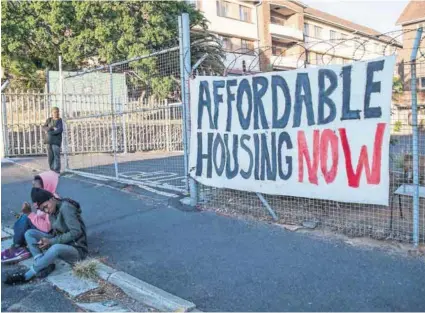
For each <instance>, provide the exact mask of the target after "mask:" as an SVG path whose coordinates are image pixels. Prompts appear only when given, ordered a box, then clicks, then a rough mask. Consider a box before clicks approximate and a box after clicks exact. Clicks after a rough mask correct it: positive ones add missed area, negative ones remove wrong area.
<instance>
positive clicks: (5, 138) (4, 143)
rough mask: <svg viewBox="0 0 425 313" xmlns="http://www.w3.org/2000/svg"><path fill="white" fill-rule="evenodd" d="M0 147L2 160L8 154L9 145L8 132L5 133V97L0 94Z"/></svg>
mask: <svg viewBox="0 0 425 313" xmlns="http://www.w3.org/2000/svg"><path fill="white" fill-rule="evenodd" d="M1 112H2V114H1V125H2V127H1V138H0V140H1V146H0V154H1V155H0V157H1V158H4V157H5V156H8V154H9V144H8V141H9V140H8V139H9V135H8V131H7V111H6V95H5V94H4V93H2V94H1Z"/></svg>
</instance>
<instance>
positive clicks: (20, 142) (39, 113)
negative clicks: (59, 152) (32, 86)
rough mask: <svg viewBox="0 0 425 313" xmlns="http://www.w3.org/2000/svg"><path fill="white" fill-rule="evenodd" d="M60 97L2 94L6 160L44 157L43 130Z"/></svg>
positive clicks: (21, 93)
mask: <svg viewBox="0 0 425 313" xmlns="http://www.w3.org/2000/svg"><path fill="white" fill-rule="evenodd" d="M58 101H59V95H56V94H48V93H41V92H39V91H33V90H30V91H27V90H26V91H22V90H9V91H8V92H6V93H3V94H2V122H3V136H4V147H5V151H4V152H5V155H6V156H11V157H13V156H28V155H40V154H44V153H46V152H45V147H44V144H43V139H44V135H43V131H42V126H43V124H44V122H45V121H46V117H47V116H49V114H50V108H51V107H52V106H54V105H57V103H58Z"/></svg>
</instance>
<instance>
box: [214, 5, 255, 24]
mask: <svg viewBox="0 0 425 313" xmlns="http://www.w3.org/2000/svg"><path fill="white" fill-rule="evenodd" d="M215 3H216V8H217V15H218V16H221V17H228V18H233V19H235V20H240V21H244V22H251V19H252V9H251V8H250V7H246V6H243V5H239V4H236V3H234V2H228V1H224V0H216V2H215Z"/></svg>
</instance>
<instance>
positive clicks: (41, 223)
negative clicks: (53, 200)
mask: <svg viewBox="0 0 425 313" xmlns="http://www.w3.org/2000/svg"><path fill="white" fill-rule="evenodd" d="M39 176H40V177H41V179H42V180H43V186H44V189H45V190H47V191H49V192H51V193H53V194H54V195H55V197H57V198H59V196H58V195H57V194H56V188H57V186H58V183H59V174H58V173H56V172H53V171H48V172H44V173H41V174H39ZM28 218H29V219H30V220H31V223H33V225H34V226H35V227H37V229H39V230H41V231H42V232H45V233H48V232H49V231H50V229H51V226H50V220H49V214H46V213H44V212H43V211H41V210H37V213H30V214H29V215H28Z"/></svg>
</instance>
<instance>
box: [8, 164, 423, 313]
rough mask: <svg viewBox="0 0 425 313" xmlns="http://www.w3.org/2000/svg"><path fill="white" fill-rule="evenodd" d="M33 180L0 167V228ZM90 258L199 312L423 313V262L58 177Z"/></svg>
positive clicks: (21, 172) (26, 194)
mask: <svg viewBox="0 0 425 313" xmlns="http://www.w3.org/2000/svg"><path fill="white" fill-rule="evenodd" d="M31 175H32V173H31V172H30V171H25V170H23V169H22V168H17V166H16V165H5V164H2V179H3V181H2V195H3V197H2V208H3V209H2V221H3V223H6V224H7V223H8V222H9V221H13V215H12V214H10V213H8V211H11V210H16V209H19V208H20V205H21V203H22V201H23V200H26V199H28V197H29V190H30V180H31V178H30V177H31ZM59 193H60V194H61V195H62V196H65V197H71V198H74V199H76V200H77V201H79V202H80V203H81V205H82V209H83V214H84V218H85V221H86V225H87V230H88V235H89V244H90V250H91V252H92V254H94V255H99V256H105V257H107V261H108V262H109V263H111V264H112V265H113V267H115V268H117V269H120V270H123V271H126V272H128V273H129V274H131V275H133V276H135V277H137V278H139V279H141V280H144V281H146V282H148V283H150V284H152V285H154V286H157V287H158V288H161V289H164V290H165V291H168V292H170V293H172V294H175V295H177V296H179V297H181V298H183V299H187V300H189V301H192V302H194V303H195V304H196V305H197V307H198V308H199V309H200V310H203V311H423V310H425V297H424V294H425V284H424V281H423V280H424V277H425V262H424V260H423V259H419V258H412V257H403V256H400V255H389V254H388V253H386V252H383V251H380V250H376V249H373V250H372V249H362V248H356V247H352V246H349V245H347V244H345V243H343V242H341V241H337V240H331V239H330V240H322V239H318V238H315V237H312V236H310V235H308V234H303V233H293V232H289V231H286V230H284V229H282V228H281V227H278V226H274V225H267V224H263V223H257V222H253V221H247V220H243V219H233V218H228V217H223V216H218V215H216V214H213V213H210V212H197V211H193V212H188V211H183V210H179V209H177V208H174V207H171V206H169V205H168V202H167V199H166V198H160V197H155V198H152V197H151V196H150V195H149V194H146V195H141V196H135V195H132V194H129V193H124V192H122V191H119V190H116V189H111V188H109V187H107V186H102V185H96V184H93V183H90V182H86V181H84V180H81V179H75V177H74V178H70V177H62V178H61V182H60V185H59Z"/></svg>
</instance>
